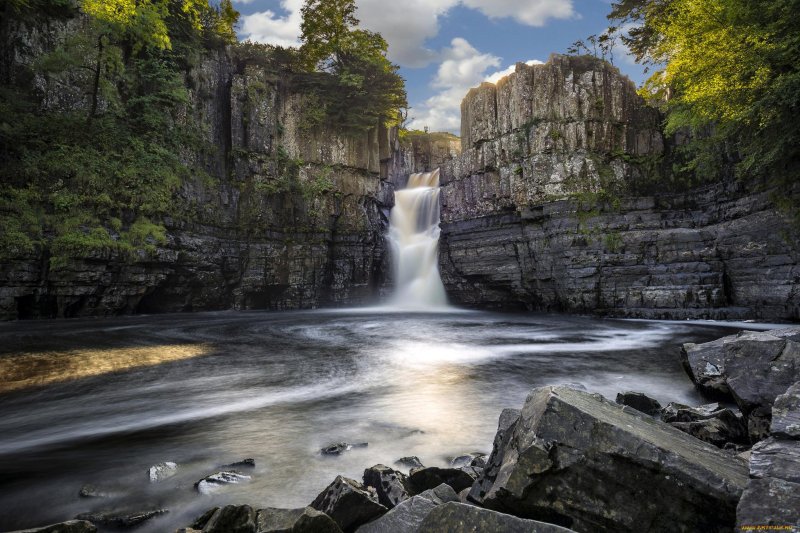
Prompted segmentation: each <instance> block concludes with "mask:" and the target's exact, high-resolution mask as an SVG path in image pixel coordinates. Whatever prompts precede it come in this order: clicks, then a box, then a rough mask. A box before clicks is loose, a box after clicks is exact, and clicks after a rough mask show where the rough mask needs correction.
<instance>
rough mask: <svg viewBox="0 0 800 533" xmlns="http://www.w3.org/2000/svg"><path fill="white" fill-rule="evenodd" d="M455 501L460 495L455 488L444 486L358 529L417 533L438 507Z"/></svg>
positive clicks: (373, 532)
mask: <svg viewBox="0 0 800 533" xmlns="http://www.w3.org/2000/svg"><path fill="white" fill-rule="evenodd" d="M455 501H458V495H457V494H456V493H455V491H454V490H453V488H452V487H450V486H449V485H445V484H442V485H439V486H438V487H436V488H433V489H428V490H426V491H424V492H422V493H421V494H418V495H416V496H414V497H412V498H410V499H408V500H406V501H404V502H402V503H400V504H398V505H397V506H396V507H395V508H394V509H392V510H391V511H389V512H388V513H386V514H385V515H383V516H381V517H380V518H378V519H377V520H375V521H373V522H370V523H368V524H365V525H363V526H361V527H360V528H358V533H416V531H417V529H418V528H419V526H420V524H421V523H422V521H423V520H424V519H425V517H426V516H427V515H428V513H430V512H431V511H432V510H433V509H434V508H435V507H436V506H438V505H442V504H443V503H447V502H455Z"/></svg>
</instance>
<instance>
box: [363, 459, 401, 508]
mask: <svg viewBox="0 0 800 533" xmlns="http://www.w3.org/2000/svg"><path fill="white" fill-rule="evenodd" d="M364 485H366V486H367V487H372V488H373V489H375V492H376V493H377V494H378V501H379V502H380V503H381V504H382V505H384V506H385V507H386V508H387V509H392V508H393V507H395V506H396V505H397V504H398V503H400V502H402V501H405V500H407V499H409V498H410V497H411V496H410V495H409V493H408V488H407V485H408V482H407V480H406V475H405V474H403V473H402V472H398V471H397V470H394V469H392V468H389V467H388V466H385V465H375V466H373V467H371V468H367V469H366V470H364Z"/></svg>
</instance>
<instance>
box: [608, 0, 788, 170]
mask: <svg viewBox="0 0 800 533" xmlns="http://www.w3.org/2000/svg"><path fill="white" fill-rule="evenodd" d="M798 13H800V0H621V1H618V2H617V3H615V4H613V6H612V12H611V15H610V18H611V19H612V20H615V21H617V22H619V23H620V24H621V25H627V26H631V27H632V28H633V29H631V30H630V32H629V36H628V37H626V38H625V42H626V44H627V45H628V46H629V48H630V49H631V51H632V52H633V53H634V55H635V56H636V57H637V59H638V60H640V61H641V62H643V63H646V64H648V65H650V66H651V67H654V73H653V74H652V76H651V77H650V79H649V80H648V81H647V82H646V84H645V86H644V88H643V93H644V94H645V95H646V96H648V97H649V98H651V99H652V100H653V101H655V102H659V103H661V104H662V105H663V106H664V107H665V109H666V110H667V111H668V121H667V130H668V132H676V131H679V130H691V131H692V132H694V137H695V142H693V143H691V144H690V145H689V146H688V147H687V148H688V150H689V152H690V154H689V155H690V157H689V169H690V170H695V171H701V172H702V173H707V174H709V175H710V176H711V177H714V176H713V175H714V172H715V170H718V169H719V168H720V164H719V163H720V157H718V156H715V155H713V152H716V154H717V155H719V154H723V156H724V157H723V158H722V159H725V158H727V159H729V160H732V161H733V162H735V163H737V164H738V167H737V168H738V170H739V171H740V173H743V174H744V175H747V176H761V177H766V178H768V179H771V180H776V179H778V180H781V181H780V182H779V183H782V184H788V183H796V182H797V181H798V180H797V173H798V171H799V170H800V164H799V163H800V158H799V157H798V146H800V120H798V116H799V114H800V18H799V17H798V16H797V14H798Z"/></svg>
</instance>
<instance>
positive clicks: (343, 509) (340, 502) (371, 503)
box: [311, 476, 388, 531]
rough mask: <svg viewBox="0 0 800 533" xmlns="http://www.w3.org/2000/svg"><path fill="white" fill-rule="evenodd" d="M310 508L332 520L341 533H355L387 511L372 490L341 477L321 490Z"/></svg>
mask: <svg viewBox="0 0 800 533" xmlns="http://www.w3.org/2000/svg"><path fill="white" fill-rule="evenodd" d="M311 507H313V508H314V509H316V510H318V511H322V512H323V513H325V514H327V515H328V516H330V517H331V518H333V520H334V521H335V522H336V523H337V524H338V525H339V527H340V528H342V530H343V531H355V529H356V528H357V527H358V526H360V525H363V524H366V523H367V522H369V521H371V520H374V519H376V518H378V517H379V516H381V515H382V514H384V513H386V511H387V510H388V509H386V507H385V506H383V505H381V504H380V502H379V501H378V494H377V493H376V492H375V489H374V488H372V487H364V486H363V485H362V484H361V483H359V482H358V481H355V480H353V479H348V478H346V477H343V476H338V477H337V478H336V480H334V482H333V483H331V484H330V485H329V486H328V487H327V488H326V489H325V490H323V491H322V492H321V493H320V494H319V496H317V498H316V499H315V500H314V501H313V502H312V503H311Z"/></svg>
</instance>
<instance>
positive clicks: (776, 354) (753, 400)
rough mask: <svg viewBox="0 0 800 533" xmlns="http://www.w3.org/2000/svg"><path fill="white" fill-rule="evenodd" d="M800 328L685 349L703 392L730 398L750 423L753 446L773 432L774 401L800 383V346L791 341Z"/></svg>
mask: <svg viewBox="0 0 800 533" xmlns="http://www.w3.org/2000/svg"><path fill="white" fill-rule="evenodd" d="M797 331H800V328H794V329H787V330H783V332H782V333H781V336H775V335H773V334H771V333H770V332H761V333H755V332H742V333H739V334H738V335H732V336H729V337H723V338H722V339H718V340H716V341H713V342H710V343H705V344H700V345H686V346H684V349H683V351H682V358H683V366H684V369H686V371H687V373H688V374H689V377H690V378H691V379H692V381H693V382H694V383H695V384H696V385H697V386H698V388H700V389H701V390H703V391H706V392H709V391H710V392H713V393H716V394H729V395H730V397H732V398H733V399H734V400H735V401H736V403H737V405H738V406H739V409H741V411H742V413H743V414H744V415H745V417H746V420H747V426H748V432H749V434H750V438H751V439H752V440H753V441H757V440H760V439H762V438H764V437H765V436H766V435H767V434H768V432H769V425H770V418H771V409H772V405H773V403H774V402H775V399H776V398H777V397H778V396H780V395H781V394H783V393H784V392H785V391H786V390H787V389H788V388H789V386H790V385H792V384H794V383H795V382H796V381H798V380H800V343H798V342H796V341H793V340H791V337H792V336H793V335H795V334H796V332H797Z"/></svg>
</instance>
